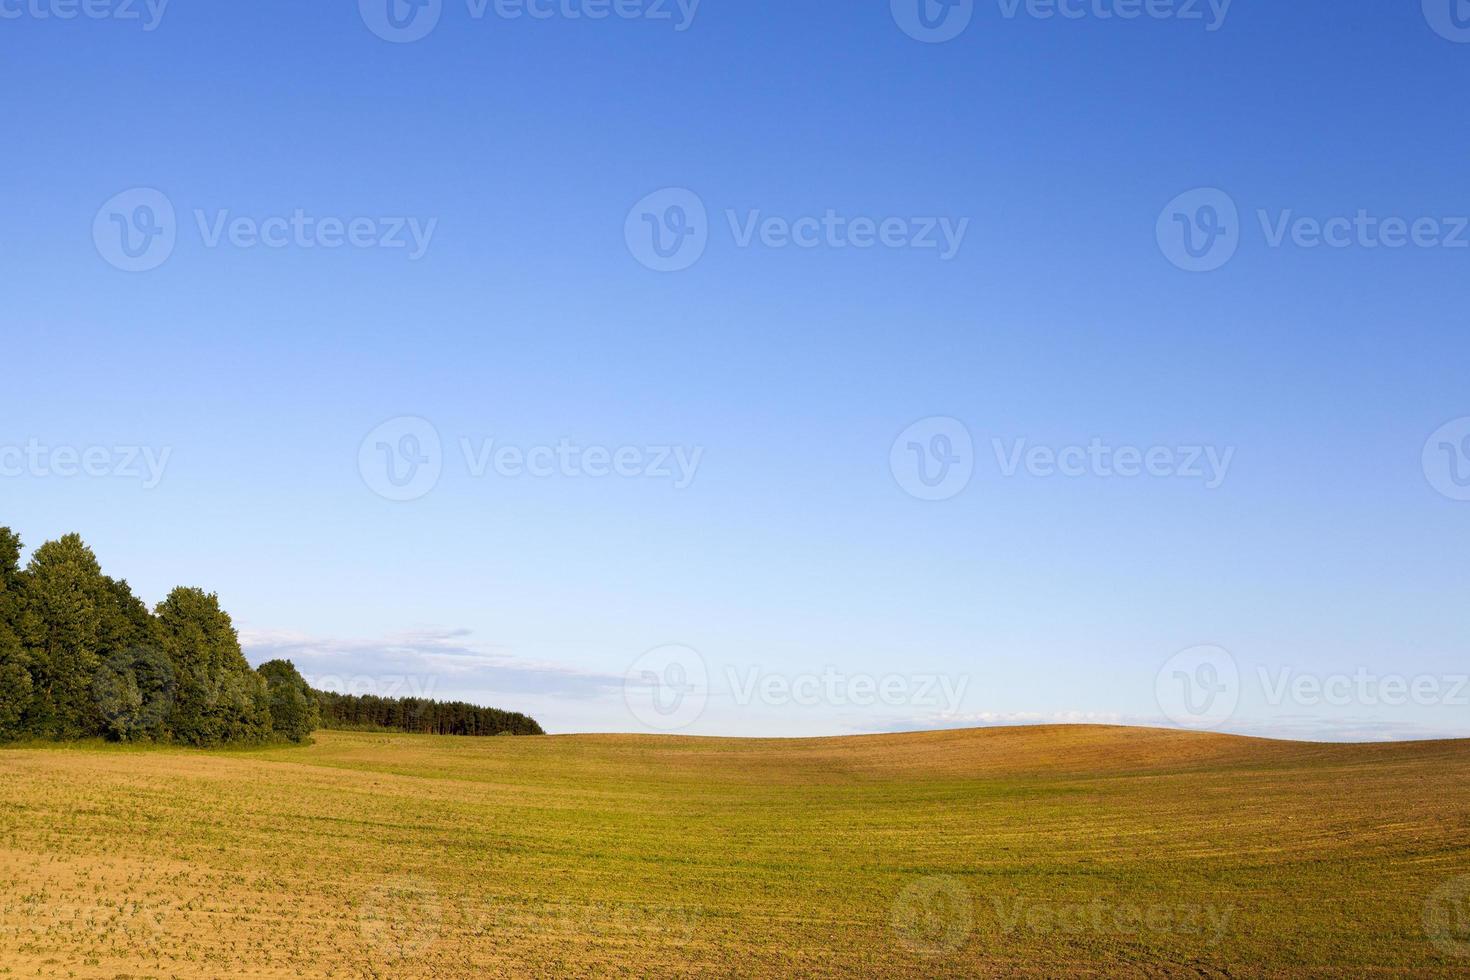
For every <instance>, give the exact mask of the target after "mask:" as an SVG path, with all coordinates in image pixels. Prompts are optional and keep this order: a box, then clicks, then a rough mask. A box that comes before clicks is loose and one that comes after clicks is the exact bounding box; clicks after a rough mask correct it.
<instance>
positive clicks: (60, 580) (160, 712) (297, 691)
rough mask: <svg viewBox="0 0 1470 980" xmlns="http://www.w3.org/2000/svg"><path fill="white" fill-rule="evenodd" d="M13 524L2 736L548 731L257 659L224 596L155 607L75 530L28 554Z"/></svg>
mask: <svg viewBox="0 0 1470 980" xmlns="http://www.w3.org/2000/svg"><path fill="white" fill-rule="evenodd" d="M20 555H21V540H20V537H19V536H18V535H16V534H15V533H14V532H13V531H11V529H10V528H3V527H0V741H14V740H17V739H35V738H39V739H55V740H70V739H79V738H96V737H102V738H108V739H112V740H115V741H122V742H137V741H155V742H179V743H183V744H187V745H201V746H214V745H224V744H231V743H253V742H269V741H285V742H304V741H306V740H307V739H308V738H309V737H310V735H311V733H312V731H314V730H315V729H317V728H371V729H375V730H390V731H404V732H421V733H429V734H443V735H503V734H512V735H540V734H543V732H542V730H541V726H540V725H538V724H537V723H536V722H535V721H534V720H533V719H531V718H528V717H526V716H525V715H522V714H516V713H514V712H507V711H499V710H496V709H493V708H480V707H476V706H475V705H470V704H462V703H458V702H456V703H440V702H436V701H427V700H424V699H421V698H403V699H396V698H378V697H351V696H346V695H339V694H332V693H328V692H324V691H314V690H312V688H311V687H309V686H308V685H307V683H306V681H305V679H304V678H302V676H301V674H300V673H299V672H298V671H297V670H296V668H295V666H293V665H292V664H291V662H290V661H287V660H272V661H270V662H269V663H266V664H262V665H261V666H260V667H259V668H258V669H256V670H252V669H251V667H250V664H249V663H248V662H247V661H246V660H245V655H244V653H243V652H242V651H241V649H240V638H239V635H238V634H237V633H236V631H235V627H234V624H233V623H232V622H231V620H230V617H229V614H228V613H226V612H225V611H224V610H223V609H222V608H220V603H219V597H218V596H216V595H215V594H213V593H206V592H204V591H203V590H202V589H193V588H182V587H181V588H177V589H174V590H173V591H172V592H170V593H169V594H168V597H167V598H166V599H164V600H163V601H162V602H160V603H159V604H158V605H157V607H156V608H154V609H153V610H152V611H150V610H149V609H148V606H147V605H146V604H145V603H144V602H143V600H141V599H139V598H138V597H137V596H135V595H134V594H133V591H132V589H131V588H129V586H128V583H127V582H126V581H125V580H122V579H113V578H109V577H108V576H106V575H103V574H102V569H101V567H100V566H99V564H98V562H97V556H96V555H95V554H93V552H92V549H91V548H89V547H87V545H86V544H85V543H83V541H82V539H81V538H80V537H79V536H78V535H75V534H68V535H66V536H65V537H63V538H60V539H59V540H56V541H48V542H46V543H45V544H43V545H41V546H40V547H39V548H37V549H36V550H35V552H34V553H33V554H32V555H31V558H30V561H29V562H27V563H26V565H25V566H24V567H22V566H21V562H20Z"/></svg>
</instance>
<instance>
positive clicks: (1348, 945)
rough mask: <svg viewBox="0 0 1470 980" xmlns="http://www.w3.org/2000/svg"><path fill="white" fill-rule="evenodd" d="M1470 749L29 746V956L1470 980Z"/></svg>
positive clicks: (1062, 740)
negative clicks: (1468, 978)
mask: <svg viewBox="0 0 1470 980" xmlns="http://www.w3.org/2000/svg"><path fill="white" fill-rule="evenodd" d="M1465 875H1470V743H1465V742H1427V743H1416V744H1398V745H1368V746H1341V745H1336V746H1333V745H1308V744H1297V743H1283V742H1270V741H1261V740H1252V739H1242V738H1234V737H1229V736H1216V735H1200V734H1187V733H1177V732H1160V731H1151V730H1144V729H1126V728H1098V727H1047V728H1013V729H989V730H980V731H954V732H936V733H923V734H913V735H886V736H874V737H867V738H843V739H819V740H803V741H765V740H722V739H689V738H650V737H635V736H576V737H555V738H484V739H456V738H442V737H432V736H411V735H376V734H349V733H342V732H319V733H318V734H317V741H316V744H315V745H312V746H308V747H302V748H272V749H259V750H249V751H230V752H213V753H207V752H197V751H186V750H179V749H124V748H118V747H112V746H101V745H84V746H70V747H68V746H44V747H23V748H12V749H7V750H0V977H6V978H8V977H35V976H66V977H108V978H114V977H120V976H128V977H150V976H156V977H210V978H213V977H224V976H231V977H303V976H333V977H344V978H353V977H381V978H390V977H469V976H476V977H478V976H526V975H535V976H553V975H555V976H567V975H601V976H608V975H612V976H616V975H626V976H656V975H668V974H695V973H698V974H700V975H706V976H709V975H716V976H720V975H732V976H733V975H739V976H752V975H761V976H797V975H800V976H822V975H833V976H836V975H846V976H852V975H871V976H916V977H917V976H926V977H927V976H977V975H978V976H991V975H1015V974H1029V975H1038V976H1039V975H1053V976H1054V975H1058V974H1065V973H1097V974H1107V975H1117V974H1132V975H1166V974H1184V973H1187V974H1191V975H1196V976H1227V975H1229V976H1264V975H1288V974H1289V975H1302V974H1304V973H1306V974H1313V975H1343V976H1346V975H1353V976H1361V975H1375V974H1376V975H1393V974H1406V973H1411V974H1414V975H1446V976H1448V975H1463V974H1464V972H1465V971H1466V970H1467V968H1470V932H1467V931H1466V927H1467V926H1470V919H1466V918H1462V917H1460V916H1459V914H1458V913H1460V912H1461V911H1462V910H1466V909H1470V878H1461V876H1465Z"/></svg>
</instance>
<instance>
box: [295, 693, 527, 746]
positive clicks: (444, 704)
mask: <svg viewBox="0 0 1470 980" xmlns="http://www.w3.org/2000/svg"><path fill="white" fill-rule="evenodd" d="M316 696H317V700H318V703H319V704H320V705H321V714H322V727H323V728H342V729H358V730H388V731H397V732H414V733H417V734H420V735H544V734H546V733H545V732H543V731H542V730H541V726H540V725H538V724H537V723H536V720H535V719H534V718H530V717H528V716H526V715H523V714H520V713H519V712H515V711H501V710H500V709H499V708H481V707H479V706H478V705H473V704H466V703H465V702H463V701H430V700H428V699H426V698H380V697H377V696H375V695H372V694H367V695H354V694H335V693H332V692H330V691H317V692H316Z"/></svg>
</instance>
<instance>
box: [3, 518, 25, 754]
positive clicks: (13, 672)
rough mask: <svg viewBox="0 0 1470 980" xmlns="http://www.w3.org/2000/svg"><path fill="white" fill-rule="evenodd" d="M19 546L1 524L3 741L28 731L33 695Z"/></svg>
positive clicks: (17, 537) (15, 535) (16, 536)
mask: <svg viewBox="0 0 1470 980" xmlns="http://www.w3.org/2000/svg"><path fill="white" fill-rule="evenodd" d="M20 547H21V545H20V536H19V535H18V534H16V533H15V532H14V531H12V530H10V528H8V527H0V741H7V740H9V739H14V738H19V737H20V736H22V735H24V734H26V730H25V725H24V724H23V719H24V718H25V715H26V711H27V709H28V708H29V707H30V704H31V697H32V690H31V672H30V658H29V657H28V656H27V655H26V651H25V647H24V646H22V645H21V642H20V633H19V629H20V613H21V605H22V602H23V601H24V595H23V593H22V589H23V588H24V577H23V573H22V572H21V570H20Z"/></svg>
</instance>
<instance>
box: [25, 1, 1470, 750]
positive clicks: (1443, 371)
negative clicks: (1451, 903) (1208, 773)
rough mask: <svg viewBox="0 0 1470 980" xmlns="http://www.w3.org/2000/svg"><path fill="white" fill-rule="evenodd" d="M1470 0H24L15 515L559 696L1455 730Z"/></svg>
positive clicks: (402, 666)
mask: <svg viewBox="0 0 1470 980" xmlns="http://www.w3.org/2000/svg"><path fill="white" fill-rule="evenodd" d="M528 3H529V0H528ZM1464 8H1465V4H1463V3H1461V4H1459V5H1458V6H1451V4H1450V2H1449V0H1444V2H1439V0H1426V3H1425V4H1424V7H1423V9H1421V7H1420V4H1419V3H1418V2H1417V0H1415V2H1405V3H1399V4H1384V3H1381V2H1368V0H1348V2H1342V3H1334V4H1323V3H1315V4H1308V3H1282V2H1272V3H1266V2H1260V0H1236V2H1235V3H1233V4H1228V5H1224V6H1223V7H1222V5H1221V4H1220V3H1218V2H1217V3H1215V4H1214V5H1211V4H1210V3H1208V2H1206V0H1200V2H1198V3H1196V2H1194V0H1176V2H1174V3H1168V2H1165V0H1151V2H1149V3H1147V4H1145V3H1142V2H1137V0H1133V2H1130V0H1087V2H1086V3H1080V2H1076V0H1064V2H1063V4H1062V7H1061V8H1060V10H1061V11H1064V12H1065V13H1066V14H1068V16H1062V13H1061V12H1058V13H1057V14H1056V15H1054V16H1042V15H1044V14H1046V13H1048V12H1049V11H1052V10H1054V9H1056V8H1055V5H1052V6H1047V5H1045V4H1044V3H1036V2H1033V3H1031V4H1029V5H1028V4H1025V3H1022V4H1019V5H1016V4H1013V3H1012V2H1011V0H989V2H984V0H976V2H974V3H973V4H967V3H960V4H959V5H957V6H954V7H952V8H951V7H946V6H943V5H941V4H940V3H939V2H938V0H925V6H924V7H923V8H922V9H921V8H920V7H919V2H918V0H893V3H891V4H890V3H889V2H888V0H861V2H853V0H843V2H837V0H817V2H805V3H788V4H774V3H770V4H762V3H748V2H747V3H731V2H726V0H704V2H702V3H699V4H697V5H695V6H693V7H691V6H690V5H689V4H688V3H687V2H686V3H685V4H684V5H683V6H681V5H680V4H679V3H677V2H675V0H555V2H554V3H553V2H551V0H536V2H535V3H529V6H528V5H527V4H523V3H515V4H512V3H511V2H509V0H506V2H502V3H500V4H498V5H497V4H496V3H494V2H491V3H490V4H489V5H488V6H485V5H483V4H481V3H480V2H479V0H442V2H434V0H429V2H428V5H427V6H424V7H421V8H416V7H413V6H412V5H410V4H409V3H408V2H407V0H393V6H392V7H389V6H388V0H362V3H361V4H359V3H355V2H350V0H333V2H325V3H301V2H296V3H286V2H283V0H257V2H252V3H240V4H217V3H210V4H205V3H199V2H196V0H173V2H171V3H168V4H167V5H166V6H164V7H162V8H160V7H159V6H158V4H157V2H156V0H155V2H154V5H153V6H152V7H149V6H148V5H147V4H145V3H144V2H143V0H136V2H131V0H128V2H125V0H88V3H87V5H86V6H85V7H82V6H80V4H79V0H0V80H3V81H4V83H5V90H6V92H7V93H8V97H7V98H6V99H4V100H3V102H0V126H3V132H4V134H5V136H6V144H7V150H8V152H7V153H6V154H5V155H4V156H5V162H4V164H3V166H4V192H3V194H0V220H3V222H4V228H5V230H6V233H5V234H4V235H0V260H3V269H4V283H5V299H4V303H3V304H0V324H3V330H4V351H5V358H4V367H5V371H4V373H5V380H6V389H7V397H6V406H7V410H6V412H5V413H4V418H3V421H0V472H3V474H4V475H0V500H3V508H0V523H8V524H10V525H12V526H14V527H15V528H16V529H17V530H18V531H20V532H21V533H22V535H23V536H24V538H25V539H26V542H27V544H28V545H30V546H32V547H34V546H35V545H36V544H39V543H40V542H41V541H43V540H45V539H47V538H50V537H55V536H57V535H59V534H61V533H64V532H66V531H71V530H77V531H80V532H82V533H83V535H84V536H85V537H86V538H87V540H88V542H89V543H90V544H92V546H93V547H94V548H95V550H96V551H97V552H98V554H99V557H100V558H101V560H102V562H103V566H104V568H105V569H106V570H107V571H109V572H110V573H111V574H114V575H118V576H124V577H127V578H128V579H129V580H130V582H131V583H132V584H133V586H134V588H135V589H136V590H137V591H138V592H139V593H140V594H141V595H142V596H143V597H145V598H146V599H148V600H149V601H150V602H156V601H157V600H159V599H161V598H162V597H163V596H164V595H165V594H166V593H167V591H168V590H169V588H171V587H172V586H174V585H178V584H189V585H201V586H205V587H207V588H209V589H212V590H216V591H218V592H219V594H220V596H221V598H222V600H223V602H224V604H225V606H226V608H228V609H229V610H230V611H231V612H232V614H233V615H234V617H235V620H236V623H237V625H238V626H239V627H240V628H241V631H242V635H243V638H244V640H245V642H246V647H247V653H248V655H249V656H250V657H251V659H252V661H254V662H257V663H258V662H260V661H261V660H263V659H266V658H268V657H270V656H275V655H278V654H284V655H289V656H291V657H293V659H295V660H296V662H297V663H298V665H299V666H300V667H301V668H302V670H303V672H304V673H306V674H307V675H308V676H309V677H311V678H313V679H317V680H319V681H321V682H322V683H324V684H333V683H339V682H340V683H341V684H342V685H354V684H355V685H356V686H357V687H358V689H359V690H361V689H364V688H365V687H372V688H374V689H377V690H379V692H380V693H394V692H396V693H428V694H431V695H432V696H437V697H444V698H448V697H461V698H467V699H472V700H478V701H482V702H484V703H488V704H494V705H496V706H501V707H506V708H514V709H520V710H526V711H529V712H531V713H533V714H534V715H536V717H538V718H539V719H541V720H542V722H543V723H544V724H545V725H546V727H547V728H548V730H551V731H554V732H574V731H605V730H660V729H676V730H680V731H687V732H693V733H702V734H739V735H760V734H778V735H800V734H838V733H846V732H861V731H876V730H890V729H901V728H923V727H937V726H941V725H954V724H978V723H992V722H1012V721H1027V720H1051V719H1068V720H1118V721H1124V722H1128V723H1171V722H1172V723H1185V724H1189V723H1195V722H1197V723H1201V724H1209V725H1215V726H1217V727H1221V728H1223V729H1225V730H1231V731H1241V732H1249V733H1268V734H1284V735H1289V736H1293V737H1326V738H1368V737H1415V736H1420V735H1427V734H1460V735H1470V689H1464V688H1463V686H1462V682H1463V679H1464V675H1465V674H1466V673H1467V672H1470V657H1467V656H1466V653H1467V647H1470V604H1467V602H1466V596H1467V585H1470V563H1467V561H1466V559H1465V556H1466V554H1467V553H1470V502H1467V501H1466V500H1463V499H1459V498H1462V497H1470V490H1467V489H1466V485H1467V484H1470V440H1467V439H1466V437H1467V436H1470V422H1457V421H1456V420H1463V419H1465V418H1466V417H1470V383H1467V382H1470V367H1467V365H1470V360H1467V355H1470V335H1467V323H1466V309H1467V304H1466V300H1467V295H1470V285H1467V284H1470V275H1467V273H1470V247H1467V246H1470V232H1467V231H1466V224H1467V221H1466V219H1465V216H1467V215H1470V181H1467V180H1466V169H1465V164H1466V156H1465V154H1466V139H1465V136H1466V133H1467V132H1470V108H1467V104H1466V101H1465V99H1464V98H1463V93H1464V89H1465V83H1466V81H1467V79H1470V10H1466V9H1464ZM79 11H80V13H78V12H79ZM89 12H90V13H91V14H93V15H96V16H88V13H89ZM533 12H534V13H536V14H538V15H544V16H535V17H533V16H531V13H533ZM72 13H78V15H77V16H75V17H72V18H67V17H65V16H63V15H66V14H72ZM598 13H604V14H607V16H605V17H601V18H596V17H594V16H592V15H595V14H598ZM513 14H519V16H512V15H513ZM1128 14H1134V15H1136V16H1132V17H1129V16H1125V15H1128ZM573 15H577V16H573ZM436 18H437V19H436ZM949 35H953V36H952V37H950V38H949V39H948V40H944V41H940V40H939V39H940V38H942V37H946V36H949ZM170 212H171V214H170ZM354 219H362V220H357V221H354ZM771 219H776V220H774V221H773V220H771ZM1314 228H1315V231H1314ZM413 420H422V421H413ZM925 420H931V421H925ZM932 420H938V421H932ZM1441 427H1446V428H1443V429H1442V428H1441ZM435 439H437V441H438V448H437V450H436V449H435V446H434V444H433V443H434V440H435ZM491 440H493V442H492V441H491ZM130 447H131V448H130ZM507 447H508V448H509V450H510V451H509V452H504V453H502V452H501V450H503V449H506V448H507ZM65 449H70V450H74V451H75V453H76V455H77V457H78V460H79V459H81V458H83V456H84V454H85V453H86V452H87V450H89V449H90V450H95V451H94V452H93V453H92V455H91V457H90V463H89V464H88V468H90V469H91V470H92V472H93V474H94V475H86V474H85V473H83V472H81V470H82V468H83V467H82V465H81V463H80V462H78V460H72V459H70V458H69V454H68V453H67V452H65V451H62V450H65ZM589 449H590V450H592V451H591V452H590V453H589V452H588V450H589ZM134 453H136V457H137V458H136V459H132V458H130V457H132V456H133V455H134ZM165 454H166V456H165ZM1053 455H1055V456H1056V457H1057V459H1056V460H1055V461H1054V462H1049V460H1050V459H1051V457H1052V456H1053ZM149 460H151V461H152V469H150V465H149V463H148V461H149ZM518 460H519V462H517V461H518ZM946 467H947V468H946ZM533 470H534V471H535V472H536V473H540V474H543V475H533V473H532V471H533ZM618 470H621V471H622V473H623V474H624V475H618ZM1120 470H1121V471H1124V472H1125V473H1136V475H1122V474H1120V472H1119V471H1120ZM73 471H76V472H75V475H66V474H67V473H71V472H73ZM150 473H151V474H152V476H150ZM604 473H605V474H606V475H598V474H604ZM153 477H156V479H154V478H153ZM155 483H156V485H154V484H155ZM400 484H401V485H400ZM394 497H411V498H412V499H390V498H394ZM929 498H942V499H929ZM670 645H677V646H678V649H675V650H672V651H670V650H669V649H668V648H669V646H670ZM1202 645H1209V646H1211V647H1218V648H1220V650H1219V651H1213V650H1211V651H1206V652H1205V653H1203V654H1195V653H1186V654H1185V656H1184V659H1183V660H1182V661H1171V658H1172V657H1174V656H1175V655H1176V654H1178V653H1179V652H1180V651H1190V650H1192V649H1193V648H1196V647H1200V646H1202ZM685 648H687V649H685ZM648 651H653V652H652V653H648ZM1222 658H1223V659H1222ZM1181 664H1182V667H1181ZM645 671H647V673H645ZM680 671H682V674H681V673H680ZM628 676H631V677H632V678H633V680H632V681H631V682H628V681H627V680H626V678H627V677H628ZM1302 678H1306V680H1302ZM1176 682H1178V683H1179V685H1181V688H1180V689H1181V690H1182V691H1184V694H1183V695H1181V694H1180V692H1179V691H1174V690H1173V687H1172V686H1173V685H1175V683H1176ZM1191 682H1193V683H1195V684H1197V685H1200V686H1201V689H1202V691H1203V692H1204V693H1202V694H1200V693H1199V692H1195V693H1196V694H1198V697H1195V696H1193V695H1191V694H1190V692H1189V691H1188V690H1185V689H1184V688H1185V686H1187V684H1188V683H1191ZM1313 683H1316V684H1318V685H1320V686H1322V687H1323V689H1324V690H1326V691H1328V692H1329V693H1328V694H1327V695H1325V696H1323V695H1321V692H1320V691H1319V693H1318V696H1315V697H1314V695H1313V694H1312V691H1313V690H1314V688H1313V687H1312V685H1313ZM645 684H646V686H643V685H645ZM783 685H784V687H783ZM1397 685H1408V687H1409V688H1410V693H1409V694H1407V695H1405V696H1399V693H1398V690H1399V689H1398V686H1397ZM410 689H411V690H410ZM873 689H882V691H883V692H884V693H881V694H879V695H878V696H876V697H875V696H873V694H872V690H873ZM793 691H794V692H796V693H794V694H793V693H792V692H793ZM1332 691H1337V692H1338V695H1341V696H1338V695H1334V694H1332V693H1331V692H1332ZM670 692H672V693H670ZM783 692H784V693H783ZM1273 692H1274V693H1273ZM1283 692H1284V694H1283ZM1343 692H1346V693H1345V694H1344V693H1343ZM1216 694H1218V695H1221V697H1222V698H1223V699H1224V701H1223V702H1222V701H1221V700H1219V699H1216V698H1215V697H1214V695H1216ZM645 695H646V696H647V697H646V698H645ZM1185 695H1189V696H1185ZM1181 698H1182V701H1181ZM867 702H874V703H867ZM1181 703H1184V704H1186V705H1193V707H1188V708H1187V709H1186V710H1185V711H1184V714H1186V715H1188V716H1189V717H1183V718H1181V717H1180V715H1181V708H1180V704H1181ZM1222 703H1224V704H1227V705H1228V706H1230V707H1231V709H1232V710H1228V711H1222V710H1219V705H1220V704H1222ZM1206 705H1209V707H1208V708H1206ZM658 708H662V709H664V710H662V711H660V710H658ZM695 709H698V710H695Z"/></svg>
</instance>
